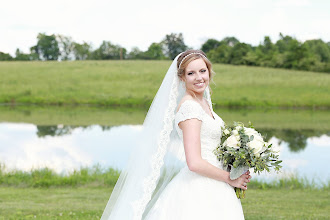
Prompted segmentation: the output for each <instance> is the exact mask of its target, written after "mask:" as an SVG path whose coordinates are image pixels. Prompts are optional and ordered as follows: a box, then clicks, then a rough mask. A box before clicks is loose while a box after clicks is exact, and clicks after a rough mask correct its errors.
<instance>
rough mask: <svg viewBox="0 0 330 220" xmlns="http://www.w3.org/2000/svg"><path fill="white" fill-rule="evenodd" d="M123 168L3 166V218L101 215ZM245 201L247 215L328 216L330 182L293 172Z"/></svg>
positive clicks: (252, 191) (256, 187)
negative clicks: (318, 183)
mask: <svg viewBox="0 0 330 220" xmlns="http://www.w3.org/2000/svg"><path fill="white" fill-rule="evenodd" d="M118 175H119V173H118V172H117V171H115V170H113V169H107V170H103V169H101V167H100V166H94V167H92V168H83V169H80V170H79V171H74V172H72V173H70V174H68V175H65V176H64V175H59V174H56V173H55V172H54V171H51V170H49V169H39V170H32V171H30V172H23V171H19V170H12V171H9V172H5V166H4V165H1V166H0V213H1V215H0V220H1V219H6V220H7V219H34V218H37V219H99V218H100V216H101V215H102V212H103V209H104V207H105V205H106V203H107V201H108V199H109V197H110V195H111V192H112V189H113V186H114V185H115V183H116V180H117V178H118ZM248 187H249V189H248V191H247V193H246V198H245V199H243V200H242V205H243V209H244V213H245V217H246V219H327V218H328V217H329V212H330V182H328V183H324V184H323V185H322V186H321V187H319V188H317V187H316V185H315V183H313V182H309V181H308V180H307V179H306V178H298V177H294V176H291V177H289V178H285V179H279V180H276V181H275V180H274V181H273V182H269V183H265V182H259V181H256V180H253V179H252V181H251V182H250V183H249V185H248Z"/></svg>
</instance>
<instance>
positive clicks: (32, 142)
mask: <svg viewBox="0 0 330 220" xmlns="http://www.w3.org/2000/svg"><path fill="white" fill-rule="evenodd" d="M257 129H258V128H257ZM140 130H141V126H140V125H122V126H99V125H92V126H70V125H54V126H39V125H38V126H36V125H33V124H23V123H0V162H3V163H5V164H6V166H7V168H9V169H13V168H15V169H20V170H30V169H32V168H41V167H45V166H46V167H49V168H51V169H54V170H55V171H56V172H59V173H63V172H64V173H65V172H68V171H71V170H73V169H79V168H80V167H81V166H92V165H94V164H97V163H98V164H100V165H101V166H104V167H108V166H111V167H114V168H118V169H122V168H123V166H124V165H125V164H126V162H127V160H128V156H129V153H130V150H131V148H132V146H134V143H135V141H136V140H137V139H138V138H139V132H140ZM258 130H259V131H260V132H262V133H263V134H267V140H268V141H269V142H271V143H273V144H274V145H275V146H276V147H278V148H280V149H281V153H280V158H281V159H282V160H283V170H284V173H288V172H298V173H299V174H301V175H303V176H308V177H313V178H317V179H320V180H322V181H325V180H328V179H329V178H330V171H329V170H328V167H330V162H329V159H328V158H329V157H328V155H329V153H330V132H328V131H323V132H321V131H316V130H312V129H306V130H299V129H298V130H294V129H283V130H280V129H258ZM269 177H270V176H269V175H262V176H261V177H260V178H269Z"/></svg>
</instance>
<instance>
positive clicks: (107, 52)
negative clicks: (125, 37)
mask: <svg viewBox="0 0 330 220" xmlns="http://www.w3.org/2000/svg"><path fill="white" fill-rule="evenodd" d="M121 57H123V58H124V57H126V49H125V48H122V47H121V46H119V45H114V44H112V43H111V42H110V41H103V42H102V44H101V45H100V47H99V48H98V49H96V50H95V51H93V53H92V58H93V59H96V60H119V59H120V58H121Z"/></svg>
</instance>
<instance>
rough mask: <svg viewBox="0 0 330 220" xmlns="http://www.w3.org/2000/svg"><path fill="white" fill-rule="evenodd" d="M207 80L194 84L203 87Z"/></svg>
mask: <svg viewBox="0 0 330 220" xmlns="http://www.w3.org/2000/svg"><path fill="white" fill-rule="evenodd" d="M204 84H205V82H200V83H195V84H194V85H195V86H197V87H203V86H204Z"/></svg>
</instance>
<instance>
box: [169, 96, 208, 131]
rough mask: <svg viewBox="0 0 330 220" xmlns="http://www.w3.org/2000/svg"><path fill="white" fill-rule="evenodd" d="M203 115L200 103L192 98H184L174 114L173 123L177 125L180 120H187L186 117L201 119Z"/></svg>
mask: <svg viewBox="0 0 330 220" xmlns="http://www.w3.org/2000/svg"><path fill="white" fill-rule="evenodd" d="M202 117H203V109H202V106H201V105H200V104H198V103H197V102H196V101H194V100H190V99H189V100H186V101H184V102H183V103H182V104H181V106H180V109H179V110H178V112H177V113H176V115H175V124H176V125H178V124H179V123H180V122H182V121H185V120H188V119H193V118H195V119H198V120H200V121H202V119H203V118H202Z"/></svg>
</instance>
